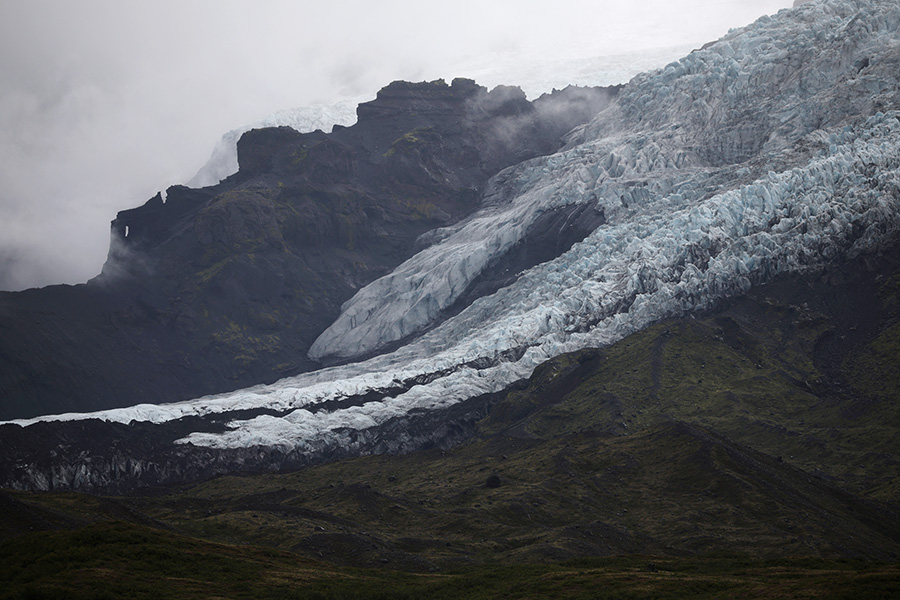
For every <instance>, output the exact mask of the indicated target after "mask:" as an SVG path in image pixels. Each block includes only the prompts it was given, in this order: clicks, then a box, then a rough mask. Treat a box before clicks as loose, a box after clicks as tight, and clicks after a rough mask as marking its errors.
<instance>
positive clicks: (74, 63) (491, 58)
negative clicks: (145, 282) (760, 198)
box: [0, 0, 792, 290]
mask: <svg viewBox="0 0 900 600" xmlns="http://www.w3.org/2000/svg"><path fill="white" fill-rule="evenodd" d="M791 3H792V0H644V1H638V2H625V1H623V0H616V1H606V0H597V1H584V0H557V1H556V2H553V3H550V2H546V0H455V1H454V2H440V3H438V2H429V1H427V0H381V1H380V2H371V1H361V0H329V1H328V2H324V1H316V2H311V1H306V0H295V1H290V2H289V1H283V0H265V1H260V0H257V1H253V2H251V1H243V0H230V1H229V0H176V1H171V0H147V1H143V0H141V1H137V0H135V1H127V2H126V1H123V0H78V1H77V2H75V1H70V0H0V290H11V289H22V288H25V287H33V286H43V285H48V284H52V283H78V282H83V281H85V280H87V279H89V278H90V277H93V276H94V275H96V274H97V273H99V271H100V267H101V266H102V264H103V261H104V259H105V257H106V251H107V245H108V242H109V222H110V220H112V219H113V218H114V217H115V214H116V212H117V211H118V210H123V209H126V208H131V207H134V206H138V205H140V204H143V203H144V202H145V201H146V200H147V199H148V198H150V197H151V196H152V195H154V194H155V193H156V192H157V191H159V190H162V189H165V188H166V187H168V186H169V185H172V184H175V183H182V182H186V181H187V180H189V179H190V178H191V176H192V175H193V174H194V173H196V171H197V170H198V168H199V167H200V166H202V165H203V163H204V162H205V161H206V159H207V158H208V157H209V153H210V152H211V151H212V148H213V146H214V144H215V143H216V141H217V140H218V139H219V137H220V136H221V135H222V134H223V133H224V132H225V131H227V130H229V129H233V128H235V127H238V126H241V125H244V124H247V123H253V122H255V121H258V120H260V119H262V118H264V117H265V116H266V115H268V114H270V113H272V112H274V111H276V110H278V109H283V108H288V107H294V106H303V105H306V104H312V103H327V102H330V101H332V100H335V99H338V98H341V97H347V96H357V95H369V96H371V97H374V95H375V92H376V91H377V90H378V89H379V88H381V87H382V86H384V85H386V84H387V83H389V82H391V81H393V80H395V79H407V80H412V81H421V80H432V79H436V78H440V77H443V78H445V79H447V80H449V79H452V78H453V77H455V76H457V75H472V74H478V73H483V72H484V71H485V67H486V66H490V65H497V66H498V69H499V68H500V67H503V68H505V69H506V71H503V72H508V73H510V74H511V76H513V75H512V74H517V75H520V74H522V73H524V72H526V71H527V69H526V67H527V65H531V64H538V63H547V62H548V61H559V60H567V59H576V58H584V57H595V56H605V55H613V54H622V53H632V52H636V51H643V50H650V49H654V48H671V47H675V46H685V47H687V46H690V45H693V46H699V45H700V44H702V43H704V42H706V41H710V40H712V39H715V38H718V37H719V36H721V35H722V34H724V33H726V32H727V31H728V30H729V29H730V28H732V27H739V26H742V25H746V24H748V23H750V22H752V21H753V20H755V19H756V18H758V17H759V16H761V15H763V14H773V13H775V12H777V11H778V10H779V9H781V8H785V7H788V6H790V5H791ZM660 66H662V65H660ZM523 69H525V70H523ZM501 71H502V69H501ZM498 72H499V71H498ZM507 83H510V84H516V83H519V82H517V81H508V82H507Z"/></svg>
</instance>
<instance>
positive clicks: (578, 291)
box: [16, 0, 900, 452]
mask: <svg viewBox="0 0 900 600" xmlns="http://www.w3.org/2000/svg"><path fill="white" fill-rule="evenodd" d="M898 67H900V7H898V6H897V5H896V3H895V2H892V1H885V0H856V1H850V0H824V1H820V2H813V3H807V4H803V5H801V6H798V7H797V8H794V9H790V10H788V9H786V10H783V11H780V12H779V13H778V14H777V15H775V16H772V17H763V18H761V19H759V20H758V21H756V22H755V23H753V24H751V25H749V26H747V27H745V28H743V29H739V30H734V31H732V32H730V33H729V34H728V35H726V36H725V37H724V38H722V39H720V40H718V41H717V42H715V43H712V44H708V45H707V46H705V47H704V48H702V49H700V50H697V51H694V52H692V53H690V54H688V55H687V56H685V57H683V58H682V59H680V60H678V61H675V62H672V63H671V64H669V65H667V66H666V67H664V68H662V69H659V70H656V71H653V72H648V73H644V74H641V75H638V76H636V77H635V78H634V79H632V80H631V81H630V82H629V83H628V84H627V85H626V86H625V88H624V89H623V90H622V91H621V92H620V94H619V97H618V99H617V100H616V102H615V103H614V104H613V105H611V106H610V107H609V108H607V109H606V110H604V111H603V112H601V113H600V114H598V115H597V116H596V117H595V118H594V119H593V120H592V121H590V122H589V123H587V124H586V125H584V126H582V127H580V128H578V129H577V130H575V131H573V132H571V133H570V134H569V136H568V143H567V145H566V146H565V148H563V150H561V151H560V152H558V153H556V154H554V155H552V156H547V157H541V158H536V159H532V160H530V161H527V162H525V163H522V164H519V165H516V166H514V167H511V168H510V169H508V170H506V171H504V172H502V173H500V174H498V176H497V177H495V179H494V180H493V181H492V183H491V185H490V186H489V189H488V190H487V192H486V193H485V196H484V198H483V205H482V208H481V209H480V210H479V211H478V212H477V213H475V214H474V215H472V216H471V217H469V218H467V219H466V220H464V221H462V222H461V223H458V224H456V225H454V226H452V227H450V228H446V229H444V230H441V231H439V232H436V233H435V234H433V235H431V236H430V237H429V241H430V242H431V245H430V246H428V247H426V248H424V249H423V250H422V251H421V252H419V253H418V254H417V255H415V256H413V257H412V258H411V259H409V260H408V261H406V262H405V263H403V264H402V265H400V266H399V267H398V268H396V269H395V270H394V271H393V272H392V273H390V274H389V275H387V276H385V277H383V278H381V279H379V280H376V281H375V282H373V283H372V284H370V285H369V286H367V287H365V288H363V289H361V290H360V291H359V292H358V293H357V294H356V296H354V297H353V298H351V299H350V300H349V301H348V302H347V303H346V304H345V305H344V307H343V310H342V313H341V315H340V317H339V318H338V319H337V320H336V321H335V323H333V324H332V325H331V327H329V329H328V330H326V331H325V332H324V333H323V334H322V336H320V338H319V339H318V340H317V341H316V343H315V344H314V346H313V348H312V349H311V350H310V353H311V355H312V356H313V357H316V358H326V357H331V358H338V359H342V360H357V362H349V363H347V364H343V365H341V366H335V367H330V368H325V369H321V370H319V371H316V372H312V373H305V374H302V375H299V376H296V377H291V378H287V379H283V380H281V381H278V382H276V383H274V384H271V385H266V386H256V387H254V388H249V389H244V390H238V391H236V392H232V393H228V394H220V395H217V396H210V397H205V398H200V399H197V400H192V401H188V402H181V403H174V404H167V405H139V406H134V407H130V408H122V409H115V410H110V411H104V412H101V413H91V414H86V415H75V414H69V415H55V416H49V417H40V418H38V419H32V420H28V421H16V422H17V423H19V424H21V425H27V424H29V423H33V422H35V421H37V420H71V419H81V418H100V419H106V420H110V421H118V422H123V423H128V422H130V421H132V420H139V421H151V422H155V423H160V422H165V421H169V420H174V419H179V418H182V417H185V416H196V415H208V414H226V415H227V414H228V413H231V412H234V411H237V410H247V409H258V408H265V409H267V410H268V411H269V412H271V413H274V414H266V415H260V416H257V417H254V418H249V419H234V420H232V421H230V422H229V423H228V431H225V432H222V433H201V432H196V433H191V434H189V435H187V436H185V437H184V438H182V439H181V440H180V442H181V443H188V442H189V443H191V444H194V445H195V446H204V447H210V448H241V447H253V446H277V447H282V448H285V449H290V450H295V451H300V452H303V451H304V450H309V451H313V450H314V449H315V448H316V447H321V446H322V445H323V444H338V445H339V444H342V443H345V442H346V440H347V438H348V432H352V431H358V430H365V429H369V428H372V427H375V426H378V425H379V424H383V423H385V422H386V421H388V420H389V419H391V418H392V417H396V416H401V415H405V414H408V413H409V412H410V411H413V410H434V409H439V408H444V407H447V406H450V405H453V404H455V403H458V402H461V401H464V400H466V399H468V398H473V397H476V396H479V395H481V394H486V393H490V392H495V391H498V390H500V389H502V388H504V387H506V386H508V385H509V384H511V383H512V382H514V381H516V380H519V379H522V378H524V377H527V376H529V375H530V374H531V372H532V371H533V369H534V368H535V367H536V366H537V365H538V364H540V363H541V362H543V361H545V360H547V359H549V358H552V357H553V356H557V355H559V354H560V353H564V352H569V351H574V350H578V349H581V348H586V347H598V346H604V345H608V344H611V343H613V342H615V341H617V340H619V339H622V338H623V337H624V336H626V335H628V334H630V333H633V332H635V331H638V330H640V329H642V328H643V327H645V326H647V325H649V324H651V323H653V322H655V321H658V320H660V319H664V318H667V317H672V316H680V315H684V314H686V313H689V312H690V311H695V310H700V309H704V308H708V307H711V306H713V305H714V304H715V303H717V302H719V301H721V300H722V299H724V298H727V297H730V296H734V295H737V294H741V293H743V292H745V291H747V290H748V289H750V288H751V287H752V286H754V285H758V284H761V283H764V282H767V281H770V280H771V279H772V278H774V277H775V276H776V275H779V274H781V273H790V272H800V271H804V270H811V269H816V268H820V267H822V266H825V265H827V264H829V263H831V262H833V261H838V260H843V259H849V258H853V257H856V256H859V255H864V254H870V253H877V252H878V251H879V250H880V249H882V248H884V247H887V246H889V245H892V244H896V242H897V240H898V233H900V101H898V100H900V98H898V84H900V82H898V76H897V74H898V73H900V69H898ZM575 204H591V205H593V206H595V207H597V208H598V209H599V210H602V211H603V213H604V215H605V217H606V222H605V224H603V225H601V226H600V227H598V228H597V229H596V230H595V231H594V232H593V233H592V234H590V235H589V236H588V237H587V238H585V239H584V240H583V241H582V242H580V243H577V244H575V245H574V246H572V247H571V248H570V249H569V250H568V251H567V252H565V253H563V254H561V255H560V256H558V257H557V258H555V259H553V260H551V261H548V262H545V263H543V264H540V265H537V266H535V267H533V268H531V269H528V270H526V271H524V272H522V273H520V274H519V275H518V277H517V279H516V280H515V281H514V283H512V284H511V285H509V286H507V287H504V288H502V289H500V290H498V291H497V292H495V293H494V294H492V295H490V296H485V297H482V298H479V299H477V300H475V301H474V302H473V303H471V304H470V305H469V306H467V307H466V308H464V309H463V310H462V311H461V312H459V313H458V314H456V315H455V316H452V317H450V318H445V313H446V310H447V308H448V307H450V306H451V305H452V304H453V303H454V301H455V300H456V299H458V298H459V297H460V294H462V292H463V291H465V289H466V288H467V286H468V285H469V284H470V283H471V282H472V281H473V280H474V279H475V278H476V277H477V276H478V274H479V273H481V272H482V271H483V270H484V269H485V268H487V267H489V266H491V265H492V264H495V263H496V262H497V261H499V260H501V259H502V256H503V255H504V254H505V253H506V252H507V251H508V250H509V249H510V248H512V247H513V246H514V245H515V244H516V243H518V242H519V240H521V239H522V237H523V236H524V235H525V234H526V232H527V230H528V227H529V225H530V224H532V223H533V222H534V221H535V220H536V219H537V218H539V216H540V215H541V214H542V213H544V212H547V211H550V210H553V209H555V208H558V207H560V206H567V205H575ZM401 341H402V342H405V343H404V344H403V345H402V346H400V347H399V348H398V349H396V350H393V351H390V352H384V353H383V354H380V355H376V356H374V357H372V358H368V359H366V360H359V357H361V356H366V355H372V354H373V353H376V352H379V351H383V349H384V348H385V347H386V346H390V345H391V344H396V343H397V342H401ZM398 390H399V391H398ZM373 393H374V394H375V395H376V396H379V395H380V396H381V398H380V399H379V400H369V401H365V402H362V403H357V405H352V406H346V407H343V408H335V409H330V408H328V407H327V406H326V405H324V404H323V403H326V402H333V401H339V400H341V399H347V398H353V397H360V396H366V398H371V397H372V395H373Z"/></svg>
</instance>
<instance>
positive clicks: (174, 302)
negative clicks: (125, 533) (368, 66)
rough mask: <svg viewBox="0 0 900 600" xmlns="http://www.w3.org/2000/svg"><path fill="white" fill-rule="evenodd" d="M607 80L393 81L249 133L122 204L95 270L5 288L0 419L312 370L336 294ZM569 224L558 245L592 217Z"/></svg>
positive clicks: (553, 135) (582, 231)
mask: <svg viewBox="0 0 900 600" xmlns="http://www.w3.org/2000/svg"><path fill="white" fill-rule="evenodd" d="M617 91H618V88H615V87H614V88H575V87H570V88H566V89H565V90H562V91H555V92H554V93H552V94H546V95H544V96H542V97H540V98H538V99H536V100H534V101H533V102H529V101H528V100H526V98H525V95H524V93H523V92H522V91H521V90H520V89H518V88H512V87H503V86H500V87H497V88H495V89H494V90H492V91H490V92H488V91H487V90H486V89H485V88H484V87H481V86H478V85H476V84H475V83H474V82H472V81H470V80H464V79H456V80H454V81H453V82H452V84H451V85H447V84H446V83H444V82H443V81H435V82H431V83H405V82H395V83H393V84H391V85H389V86H387V87H386V88H384V89H383V90H381V91H380V92H379V93H378V97H377V98H376V99H375V100H373V101H371V102H368V103H364V104H362V105H360V106H359V109H358V116H359V120H358V122H357V123H356V124H355V125H353V126H352V127H336V128H335V130H334V131H333V132H332V133H330V134H325V133H323V132H321V131H317V132H314V133H308V134H301V133H298V132H296V131H294V130H293V129H290V128H288V127H280V128H270V129H262V130H253V131H250V132H248V133H246V134H245V135H244V136H243V137H242V138H241V140H240V142H239V143H238V161H239V164H240V170H239V172H238V173H237V174H235V175H233V176H231V177H229V178H227V179H226V180H224V181H222V182H221V183H220V184H218V185H215V186H211V187H207V188H202V189H190V188H186V187H183V186H174V187H172V188H169V190H168V191H167V193H166V197H165V200H164V199H163V197H162V196H161V195H157V196H156V197H154V198H152V199H150V200H149V201H148V202H147V203H146V204H144V205H143V206H141V207H139V208H135V209H130V210H123V211H121V212H120V213H119V214H118V215H117V217H116V219H115V220H114V221H113V222H112V232H111V242H110V252H109V258H108V260H107V262H106V264H105V265H104V267H103V272H102V274H101V275H100V276H98V277H97V278H95V279H93V280H91V281H90V282H88V283H87V284H85V285H77V286H50V287H47V288H42V289H34V290H27V291H24V292H15V293H10V292H5V293H0V419H12V418H23V417H32V416H37V415H43V414H55V413H62V412H73V411H74V412H87V411H93V410H99V409H104V408H112V407H121V406H131V405H134V404H139V403H145V402H146V403H155V402H174V401H177V400H184V399H187V398H192V397H197V396H202V395H205V394H211V393H215V392H222V391H228V390H233V389H236V388H240V387H246V386H249V385H253V384H257V383H263V382H272V381H274V380H276V379H278V378H280V377H284V376H286V375H293V374H296V373H298V372H302V371H305V370H309V369H311V368H314V367H317V366H319V365H318V364H317V363H314V362H313V361H311V360H309V359H308V358H307V357H306V353H307V350H308V349H309V347H310V345H311V344H312V342H313V340H315V338H316V337H317V336H318V335H319V334H320V333H321V332H322V331H323V330H324V329H325V328H326V327H327V326H328V325H330V324H331V323H332V322H333V321H334V319H335V318H336V317H337V316H338V314H339V312H340V306H341V304H342V303H343V302H344V301H346V300H348V299H349V298H350V297H351V296H352V295H353V294H354V293H355V292H356V290H358V289H359V288H360V287H362V286H363V285H365V284H367V283H369V282H371V281H372V280H374V279H376V278H377V277H380V276H382V275H384V274H385V273H387V272H389V271H390V270H391V269H392V268H394V267H395V266H396V265H398V264H399V263H400V262H402V261H403V260H405V259H406V258H408V257H409V256H411V255H412V253H413V252H414V251H415V250H416V240H417V238H418V237H419V236H420V235H422V234H423V233H425V232H427V231H431V230H433V229H435V228H437V227H442V226H446V225H450V224H452V223H454V222H456V221H458V220H459V219H461V218H462V217H464V216H466V215H468V214H469V213H471V212H472V211H473V210H475V209H476V208H477V207H478V204H479V202H480V201H481V198H482V194H483V192H484V191H485V186H486V185H487V182H488V179H489V178H490V177H492V176H493V175H495V174H496V173H497V172H499V171H500V170H502V169H503V168H505V167H508V166H510V165H513V164H517V163H520V162H521V161H523V160H527V159H529V158H533V157H535V156H539V155H545V154H550V153H552V152H554V151H556V150H558V149H559V147H560V146H561V145H562V143H563V140H562V137H563V135H564V134H565V133H567V132H568V131H569V130H570V129H572V128H573V127H574V126H576V125H578V124H580V123H583V122H585V121H587V120H588V119H589V118H590V117H591V116H593V115H594V114H596V113H597V112H598V111H599V110H601V109H602V108H604V107H605V106H606V105H607V104H608V103H609V102H610V100H611V99H612V98H613V97H614V96H615V95H616V92H617ZM572 210H575V209H572ZM566 216H567V215H562V216H561V218H562V219H563V221H565V218H566ZM573 222H574V223H575V224H576V225H577V226H575V227H570V228H569V229H568V230H567V232H566V235H565V236H564V238H565V239H562V240H561V243H563V244H564V245H565V244H567V245H571V244H572V243H574V242H576V241H578V240H580V239H582V238H583V237H584V236H585V235H587V233H588V232H589V231H590V230H591V229H593V227H595V226H596V225H597V223H598V221H597V219H596V218H594V219H585V218H582V219H579V220H576V221H573ZM552 225H553V222H550V223H548V224H545V226H552ZM554 241H555V242H557V243H560V241H557V240H556V239H555V238H554ZM555 250H556V251H558V248H555ZM540 260H544V258H541V257H535V258H534V259H533V260H532V261H531V262H532V264H533V263H534V262H539V261H540ZM526 266H529V265H526Z"/></svg>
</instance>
